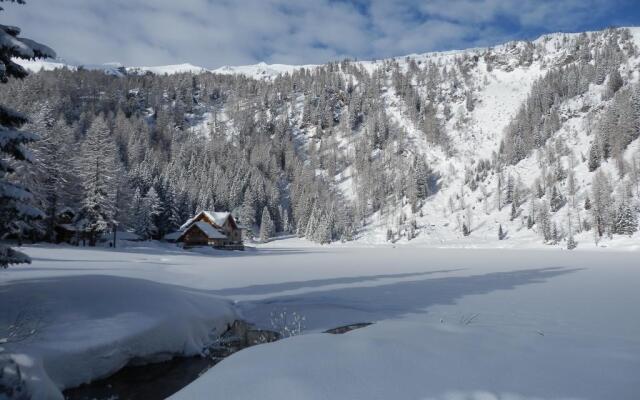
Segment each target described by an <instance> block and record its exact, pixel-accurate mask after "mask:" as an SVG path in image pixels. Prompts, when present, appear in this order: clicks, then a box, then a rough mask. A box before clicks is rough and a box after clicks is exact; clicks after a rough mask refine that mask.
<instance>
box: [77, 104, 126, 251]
mask: <svg viewBox="0 0 640 400" xmlns="http://www.w3.org/2000/svg"><path fill="white" fill-rule="evenodd" d="M116 157H117V150H116V147H115V144H114V142H113V140H112V138H111V135H110V132H109V127H108V126H107V124H106V122H105V120H104V118H103V117H102V116H98V117H96V119H95V120H94V121H93V123H92V124H91V127H90V128H89V131H88V132H87V137H86V138H85V140H84V141H83V142H82V145H81V147H80V156H79V158H78V165H77V168H78V173H79V175H80V179H81V182H82V187H83V200H82V208H81V212H80V218H81V222H82V225H83V227H84V229H85V230H86V232H87V234H88V235H89V244H90V245H91V246H95V244H96V241H97V238H98V235H100V234H101V233H103V232H105V231H106V230H107V229H108V228H109V226H111V224H112V223H113V217H114V214H115V211H116V210H115V206H116V204H115V200H116V191H117V182H116V179H115V177H116V174H117V172H118V164H117V158H116Z"/></svg>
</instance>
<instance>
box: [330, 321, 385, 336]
mask: <svg viewBox="0 0 640 400" xmlns="http://www.w3.org/2000/svg"><path fill="white" fill-rule="evenodd" d="M371 324H373V322H359V323H357V324H350V325H345V326H339V327H337V328H332V329H329V330H326V331H324V333H331V334H333V335H342V334H343V333H347V332H351V331H353V330H355V329H360V328H364V327H366V326H369V325H371Z"/></svg>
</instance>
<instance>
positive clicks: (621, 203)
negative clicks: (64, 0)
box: [0, 28, 640, 248]
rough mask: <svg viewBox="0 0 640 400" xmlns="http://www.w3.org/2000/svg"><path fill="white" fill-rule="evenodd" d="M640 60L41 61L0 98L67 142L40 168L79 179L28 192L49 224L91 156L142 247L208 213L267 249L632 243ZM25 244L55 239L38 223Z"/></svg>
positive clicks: (42, 151)
mask: <svg viewBox="0 0 640 400" xmlns="http://www.w3.org/2000/svg"><path fill="white" fill-rule="evenodd" d="M639 46H640V29H638V28H621V29H608V30H605V31H599V32H589V33H580V34H552V35H545V36H542V37H540V38H539V39H537V40H535V41H532V42H524V41H523V42H510V43H506V44H504V45H501V46H496V47H493V48H482V49H471V50H465V51H452V52H444V53H428V54H421V55H410V56H406V57H401V58H395V59H387V60H379V61H350V60H343V61H339V62H333V63H329V64H326V65H317V66H298V67H296V66H283V65H266V64H258V65H255V66H245V67H223V68H220V69H218V70H215V71H208V70H206V69H204V68H199V67H194V66H192V65H189V64H184V65H178V66H166V67H137V68H126V67H122V66H119V65H110V66H102V67H97V66H91V67H89V66H86V67H68V66H65V65H64V64H56V63H52V62H44V63H43V62H40V63H35V62H32V63H30V64H28V63H25V64H23V66H24V67H26V68H28V69H31V70H33V71H36V70H37V71H40V70H42V71H41V72H39V73H35V74H32V75H31V76H30V77H29V78H27V79H26V80H24V81H21V82H20V81H18V82H12V83H10V85H8V86H7V90H5V91H3V93H2V94H0V100H1V101H2V102H3V103H8V104H9V105H11V106H13V107H15V108H17V109H20V110H21V111H23V112H25V113H27V114H29V115H31V116H32V117H33V118H32V120H33V123H32V129H33V130H35V131H38V132H43V135H44V136H45V137H47V138H50V139H51V141H58V142H60V141H62V142H65V143H68V144H70V145H71V146H58V147H56V146H47V145H45V144H44V143H46V141H45V142H43V144H36V146H37V148H36V149H35V151H36V153H38V154H39V155H40V156H41V159H42V160H45V161H46V160H47V157H49V159H56V160H58V159H62V160H65V161H64V162H67V163H70V164H73V165H69V166H66V167H65V166H61V167H60V168H59V170H55V171H52V169H51V168H49V169H43V170H44V171H40V172H38V173H35V174H31V176H29V179H30V181H31V182H32V186H33V188H32V190H33V191H34V192H35V193H36V194H38V193H40V194H41V195H40V196H39V197H38V196H37V199H38V200H37V201H38V202H39V203H40V204H38V205H39V206H40V208H41V209H43V210H52V211H51V213H52V214H51V215H49V216H48V218H55V212H57V210H60V209H62V208H64V207H69V208H72V209H75V210H78V211H80V212H81V209H82V204H83V201H85V200H86V199H83V194H82V193H83V190H82V189H80V190H78V187H77V186H78V184H79V185H80V187H84V188H85V189H86V184H85V183H83V180H82V179H80V180H78V179H69V176H68V175H69V174H71V175H74V176H75V175H76V174H77V171H78V170H79V169H80V170H82V169H83V168H82V167H83V166H86V165H92V161H91V160H93V158H92V157H95V154H93V155H92V154H91V150H90V149H91V148H92V146H91V143H90V142H91V141H95V142H96V143H103V144H102V146H103V147H102V148H105V147H104V146H106V148H108V149H109V151H108V152H107V153H108V160H107V161H108V163H109V165H110V166H111V167H110V168H109V170H110V171H121V172H123V173H115V172H111V174H112V176H111V177H110V179H111V180H112V181H114V182H115V181H117V183H116V184H113V185H109V190H110V192H109V193H107V194H106V195H105V199H104V202H105V203H104V215H102V216H101V217H100V218H103V219H105V220H106V219H107V218H108V217H109V218H111V217H115V218H116V219H118V220H119V221H120V222H121V223H122V225H123V226H126V227H129V228H130V229H134V230H137V231H138V233H139V234H141V235H142V236H146V237H156V238H159V237H162V236H163V235H164V234H166V233H169V232H171V231H173V230H175V229H176V228H177V226H179V225H180V222H181V221H184V220H186V218H187V217H189V216H190V215H192V214H193V213H194V212H195V211H196V210H199V209H205V208H207V209H225V210H231V211H233V212H234V214H235V215H236V216H237V217H238V219H239V220H240V221H241V223H242V224H244V225H245V226H250V227H253V231H254V233H255V235H256V236H257V235H258V232H260V230H261V225H262V221H263V219H264V218H265V214H267V215H268V217H269V218H270V219H271V220H273V221H274V224H273V225H274V226H273V229H269V232H260V233H261V234H264V235H266V237H271V236H274V235H275V234H280V233H282V234H294V235H297V236H300V237H305V238H307V239H310V240H313V241H316V242H319V243H329V242H335V241H356V242H359V243H370V244H379V243H386V242H392V243H410V244H428V245H438V246H442V245H445V246H449V245H452V246H490V247H494V246H501V247H519V246H523V245H542V244H551V245H561V246H566V247H569V248H572V247H574V246H575V245H576V244H578V245H580V246H593V245H594V244H596V245H607V246H608V245H623V246H627V245H633V243H637V239H638V233H637V228H638V222H637V221H638V212H639V199H640V195H639V187H640V142H639V140H638V137H639V135H640V83H639V80H640V76H639V73H638V71H639V67H640V53H639ZM105 72H106V73H105ZM40 93H47V96H46V97H44V96H43V97H41V96H40V95H39V94H40ZM101 141H102V142H101ZM77 146H80V148H81V149H82V150H81V151H80V153H79V154H74V155H73V157H71V156H69V154H65V151H66V152H69V149H71V148H72V149H75V148H77ZM54 147H55V148H54ZM93 148H95V147H93ZM107 153H105V154H107ZM45 161H43V164H44V163H45ZM61 163H63V162H61ZM52 181H55V182H64V183H61V184H59V185H56V188H54V189H52V190H55V191H59V193H56V196H55V198H56V200H55V203H56V204H55V206H54V207H52V204H51V196H48V195H45V193H44V192H47V191H46V190H42V189H39V188H41V187H42V184H43V182H52ZM74 185H75V187H74ZM83 185H84V186H83ZM150 192H153V193H151V194H150ZM47 193H49V192H47ZM151 206H153V207H155V208H154V210H155V211H154V212H153V213H152V214H153V215H154V217H153V218H152V219H149V218H146V219H145V218H143V217H142V216H143V215H148V214H149V212H148V211H149V207H151ZM145 207H146V208H145ZM107 214H108V215H107ZM20 229H21V230H22V231H21V234H24V235H46V234H47V227H46V223H44V224H42V225H41V226H35V227H28V228H25V227H20ZM263 231H264V229H263Z"/></svg>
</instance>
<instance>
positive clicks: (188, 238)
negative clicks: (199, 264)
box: [176, 211, 244, 250]
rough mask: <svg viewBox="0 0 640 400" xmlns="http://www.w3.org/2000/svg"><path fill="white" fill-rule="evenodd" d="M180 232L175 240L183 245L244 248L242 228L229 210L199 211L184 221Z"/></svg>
mask: <svg viewBox="0 0 640 400" xmlns="http://www.w3.org/2000/svg"><path fill="white" fill-rule="evenodd" d="M180 232H181V234H180V235H179V236H178V239H177V240H176V241H177V242H179V243H183V245H184V247H195V246H212V247H215V248H220V249H229V250H244V244H243V243H242V230H241V229H240V227H239V226H238V224H237V223H236V221H235V219H234V218H233V216H232V215H231V213H229V212H216V211H201V212H199V213H198V214H196V215H195V216H194V217H193V218H190V219H189V220H188V221H187V222H185V223H184V224H183V225H182V226H181V227H180Z"/></svg>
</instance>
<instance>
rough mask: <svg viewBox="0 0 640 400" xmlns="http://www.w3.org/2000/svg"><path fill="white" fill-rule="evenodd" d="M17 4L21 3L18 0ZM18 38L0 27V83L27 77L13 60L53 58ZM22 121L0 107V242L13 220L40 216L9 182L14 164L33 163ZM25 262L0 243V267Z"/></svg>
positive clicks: (26, 196)
mask: <svg viewBox="0 0 640 400" xmlns="http://www.w3.org/2000/svg"><path fill="white" fill-rule="evenodd" d="M2 1H3V0H0V2H2ZM17 2H18V3H20V4H23V3H24V1H22V0H18V1H17ZM0 11H2V7H0ZM19 35H20V28H17V27H14V26H6V25H0V82H1V83H6V82H7V81H8V79H9V78H19V79H22V78H24V77H26V76H27V71H26V70H25V69H24V68H22V67H21V66H20V65H18V64H16V63H15V62H13V59H15V58H20V59H34V58H46V57H55V52H54V51H53V50H51V49H50V48H49V47H47V46H44V45H42V44H40V43H37V42H35V41H33V40H30V39H26V38H21V37H19ZM26 122H27V118H26V117H25V116H24V115H22V114H20V113H18V112H16V111H13V110H11V109H9V108H7V107H4V106H2V105H0V240H3V239H4V238H5V237H6V235H7V234H9V232H10V229H11V228H10V226H11V225H12V224H14V223H15V222H16V221H18V220H25V219H28V218H33V217H37V216H40V215H41V212H40V211H39V210H37V209H36V208H34V207H31V206H29V205H28V204H29V201H31V199H32V195H31V193H30V192H29V191H28V190H26V189H25V188H24V187H23V186H22V185H20V184H19V183H17V182H14V181H13V180H11V179H10V176H11V174H13V172H14V171H15V165H16V163H18V162H27V163H29V162H32V161H33V159H32V156H31V153H30V152H29V150H28V149H27V147H26V145H28V144H29V143H32V142H34V141H36V140H38V136H37V135H36V134H34V133H29V132H24V131H21V130H20V128H21V127H22V126H23V125H24V124H25V123H26ZM28 262H30V260H29V257H28V256H26V255H25V254H23V253H21V252H19V251H16V250H14V249H12V248H11V247H8V246H6V245H4V244H2V243H0V268H6V267H7V266H9V265H10V264H20V263H28Z"/></svg>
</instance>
